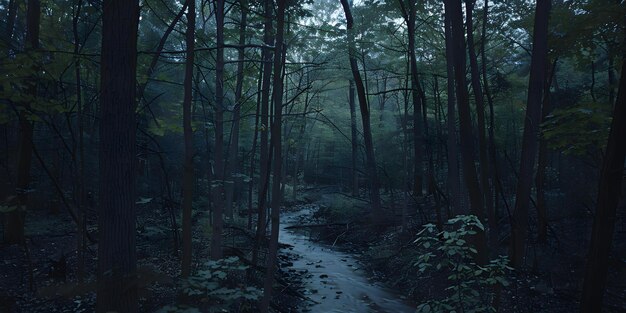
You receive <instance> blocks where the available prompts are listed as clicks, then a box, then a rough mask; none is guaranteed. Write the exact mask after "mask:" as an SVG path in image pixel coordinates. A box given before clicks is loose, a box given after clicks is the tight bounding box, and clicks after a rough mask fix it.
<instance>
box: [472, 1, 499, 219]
mask: <svg viewBox="0 0 626 313" xmlns="http://www.w3.org/2000/svg"><path fill="white" fill-rule="evenodd" d="M474 3H475V0H466V1H465V12H466V20H467V21H466V23H467V50H468V52H469V59H470V68H471V73H472V74H471V76H472V90H474V99H475V100H476V122H477V124H478V151H479V157H478V160H479V163H480V187H481V190H482V193H483V198H484V203H485V209H486V211H487V220H488V223H489V226H490V228H495V226H496V216H495V212H494V207H493V201H492V199H491V186H490V184H489V177H490V176H489V160H488V159H487V138H486V135H485V98H484V97H483V90H482V86H481V85H480V70H479V69H478V59H477V57H476V49H475V47H474V18H473V16H474V14H473V11H474Z"/></svg>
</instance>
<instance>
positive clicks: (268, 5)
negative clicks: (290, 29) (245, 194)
mask: <svg viewBox="0 0 626 313" xmlns="http://www.w3.org/2000/svg"><path fill="white" fill-rule="evenodd" d="M263 10H264V15H265V21H264V22H265V25H264V26H263V27H264V29H263V43H264V44H265V45H266V46H268V47H271V46H273V45H274V35H273V32H274V31H273V29H272V13H273V11H274V6H273V2H272V1H271V0H265V2H264V9H263ZM272 57H273V53H272V51H271V50H270V49H263V52H262V59H263V81H262V82H261V126H260V129H259V130H258V131H259V132H260V133H261V140H260V149H259V167H260V171H259V191H258V203H259V208H258V209H259V210H258V217H257V226H256V238H255V241H256V243H255V244H254V247H253V248H252V262H253V263H254V264H257V262H258V252H259V249H260V247H261V243H262V242H263V239H264V238H265V233H266V231H265V229H266V225H265V219H266V207H265V201H266V199H267V190H268V185H269V165H270V153H269V145H268V138H269V136H268V134H269V102H270V85H271V77H272Z"/></svg>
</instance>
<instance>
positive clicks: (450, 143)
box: [444, 13, 461, 213]
mask: <svg viewBox="0 0 626 313" xmlns="http://www.w3.org/2000/svg"><path fill="white" fill-rule="evenodd" d="M444 27H445V31H444V35H445V43H446V74H447V84H448V86H447V91H448V108H447V112H448V120H447V126H448V138H447V141H446V145H447V148H448V177H447V184H448V198H449V199H450V207H451V211H456V212H457V213H460V212H459V209H460V207H459V198H460V196H461V186H460V184H461V181H460V175H459V165H458V164H459V160H458V157H459V152H458V144H457V133H456V117H455V116H456V110H455V108H454V106H455V105H456V101H455V100H456V99H455V96H454V94H455V88H454V55H453V54H454V47H453V44H452V34H451V31H452V29H451V25H450V14H448V13H446V14H444Z"/></svg>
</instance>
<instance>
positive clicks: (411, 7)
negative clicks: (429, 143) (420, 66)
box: [399, 0, 425, 196]
mask: <svg viewBox="0 0 626 313" xmlns="http://www.w3.org/2000/svg"><path fill="white" fill-rule="evenodd" d="M399 4H400V7H401V9H402V15H403V17H404V21H405V22H406V24H407V30H408V41H409V44H408V50H409V66H410V68H411V97H412V100H413V152H414V159H413V162H414V164H413V168H414V172H413V175H414V186H413V188H414V192H415V195H416V196H421V195H422V192H423V188H424V186H423V185H424V183H423V179H424V150H425V149H424V146H425V144H424V134H423V129H424V125H423V123H422V105H423V104H422V100H423V98H422V95H423V93H424V92H423V90H422V87H421V84H420V81H419V75H418V73H417V57H416V55H415V18H416V16H415V15H416V8H415V6H416V3H415V1H413V0H408V1H407V3H404V0H399Z"/></svg>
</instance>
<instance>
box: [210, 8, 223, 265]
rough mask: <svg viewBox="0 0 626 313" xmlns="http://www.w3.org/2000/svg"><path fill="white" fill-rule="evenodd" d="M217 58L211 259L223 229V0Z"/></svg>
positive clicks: (219, 247) (217, 251) (218, 254)
mask: <svg viewBox="0 0 626 313" xmlns="http://www.w3.org/2000/svg"><path fill="white" fill-rule="evenodd" d="M215 10H216V11H215V23H216V28H217V32H216V33H217V36H216V40H217V42H216V44H217V57H216V61H215V115H214V116H215V180H216V182H215V183H214V184H213V185H214V187H213V189H214V192H213V196H214V199H213V201H214V202H213V203H214V204H215V206H214V208H213V234H212V236H211V259H213V260H217V259H221V258H222V229H223V227H224V217H223V213H224V0H216V1H215Z"/></svg>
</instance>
